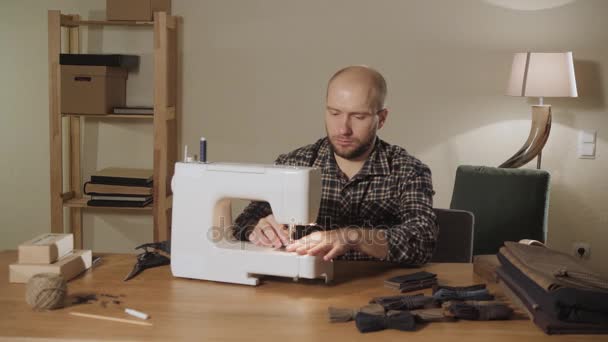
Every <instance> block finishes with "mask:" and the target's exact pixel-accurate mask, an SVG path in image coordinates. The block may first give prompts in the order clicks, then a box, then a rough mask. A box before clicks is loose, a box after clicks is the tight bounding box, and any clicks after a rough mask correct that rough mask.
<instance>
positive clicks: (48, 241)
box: [18, 233, 74, 264]
mask: <svg viewBox="0 0 608 342" xmlns="http://www.w3.org/2000/svg"><path fill="white" fill-rule="evenodd" d="M72 249H74V235H73V234H50V233H49V234H42V235H40V236H37V237H35V238H33V239H31V240H29V241H26V242H24V243H22V244H20V245H19V247H18V250H19V261H18V262H19V263H20V264H50V263H53V262H55V261H57V259H59V258H61V257H63V256H64V255H66V254H68V253H70V252H71V251H72Z"/></svg>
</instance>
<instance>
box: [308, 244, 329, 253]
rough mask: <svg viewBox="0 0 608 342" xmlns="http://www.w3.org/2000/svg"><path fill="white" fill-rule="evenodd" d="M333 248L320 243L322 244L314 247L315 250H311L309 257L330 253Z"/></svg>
mask: <svg viewBox="0 0 608 342" xmlns="http://www.w3.org/2000/svg"><path fill="white" fill-rule="evenodd" d="M331 248H332V245H328V244H324V243H320V244H318V245H316V246H314V247H313V248H311V249H309V250H308V255H320V254H325V253H326V252H328V251H330V250H331Z"/></svg>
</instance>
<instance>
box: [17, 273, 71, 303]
mask: <svg viewBox="0 0 608 342" xmlns="http://www.w3.org/2000/svg"><path fill="white" fill-rule="evenodd" d="M67 292H68V287H67V284H66V282H65V279H63V277H62V276H61V275H59V274H55V273H39V274H35V275H34V276H33V277H31V278H30V280H29V281H28V282H27V286H26V291H25V301H26V302H27V303H28V304H29V305H30V306H31V307H32V308H34V309H37V310H52V309H57V308H60V307H63V303H64V300H65V297H66V294H67Z"/></svg>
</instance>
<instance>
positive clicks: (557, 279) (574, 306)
mask: <svg viewBox="0 0 608 342" xmlns="http://www.w3.org/2000/svg"><path fill="white" fill-rule="evenodd" d="M498 260H499V261H500V263H501V266H500V267H499V268H498V269H497V271H496V273H497V275H498V277H499V279H500V280H501V283H502V284H503V286H504V287H505V290H506V291H507V293H512V294H513V295H514V296H516V297H517V298H518V299H519V300H520V301H521V302H522V303H523V305H524V306H525V308H526V309H527V311H528V313H529V315H530V316H531V317H532V319H533V321H534V323H535V324H536V325H537V326H538V327H540V328H541V329H542V330H543V331H545V332H546V333H547V334H600V333H608V281H607V280H605V279H602V278H601V277H599V276H598V275H596V274H594V273H593V272H592V271H591V270H590V269H588V268H587V267H585V266H584V265H583V264H582V263H581V262H580V261H579V260H577V259H575V258H574V257H572V256H570V255H567V254H564V253H561V252H557V251H555V250H552V249H550V248H546V247H539V246H528V245H524V244H519V243H515V242H505V246H504V247H502V248H501V249H500V251H499V253H498Z"/></svg>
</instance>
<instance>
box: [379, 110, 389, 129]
mask: <svg viewBox="0 0 608 342" xmlns="http://www.w3.org/2000/svg"><path fill="white" fill-rule="evenodd" d="M387 116H388V109H387V108H384V109H383V110H381V111H379V112H378V129H380V128H382V126H384V123H385V122H386V117H387Z"/></svg>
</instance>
